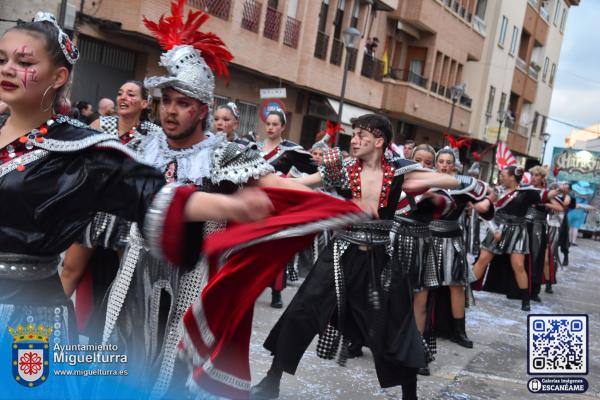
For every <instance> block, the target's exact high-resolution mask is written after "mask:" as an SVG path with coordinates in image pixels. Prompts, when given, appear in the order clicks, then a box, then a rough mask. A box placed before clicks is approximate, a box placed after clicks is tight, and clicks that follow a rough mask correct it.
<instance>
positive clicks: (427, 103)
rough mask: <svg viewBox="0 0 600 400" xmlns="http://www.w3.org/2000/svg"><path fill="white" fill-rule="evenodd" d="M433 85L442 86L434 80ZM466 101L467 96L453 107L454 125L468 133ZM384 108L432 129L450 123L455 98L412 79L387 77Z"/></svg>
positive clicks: (408, 120)
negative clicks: (430, 89) (441, 94)
mask: <svg viewBox="0 0 600 400" xmlns="http://www.w3.org/2000/svg"><path fill="white" fill-rule="evenodd" d="M396 72H397V71H396ZM434 86H437V87H438V90H439V87H440V85H439V84H437V83H436V82H432V84H431V87H432V89H433V88H434ZM463 103H468V99H467V98H465V99H464V100H463V101H461V102H460V103H457V104H456V106H455V107H454V119H453V120H454V123H453V125H452V127H453V129H454V130H456V131H459V132H462V133H464V134H467V133H468V129H469V121H470V119H471V111H470V110H469V109H467V108H465V107H464V104H463ZM382 109H383V111H384V112H387V113H389V114H391V115H392V116H394V117H395V118H401V119H403V120H406V121H407V122H410V123H415V124H420V125H423V126H426V127H428V128H430V129H439V130H442V129H447V127H448V122H449V121H450V113H451V110H452V102H451V101H450V100H447V99H446V98H445V97H443V98H442V97H439V96H438V95H436V94H434V93H431V92H429V91H427V89H425V88H423V87H421V86H417V85H415V84H413V83H412V82H408V81H399V80H386V81H385V86H384V92H383V99H382Z"/></svg>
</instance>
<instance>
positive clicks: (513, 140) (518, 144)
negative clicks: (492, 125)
mask: <svg viewBox="0 0 600 400" xmlns="http://www.w3.org/2000/svg"><path fill="white" fill-rule="evenodd" d="M516 128H517V129H510V130H509V131H508V137H507V138H506V144H507V145H508V147H509V148H510V149H511V150H514V151H517V152H519V153H521V154H527V144H528V139H527V135H523V134H521V132H520V130H521V129H519V128H520V127H519V126H518V125H517V126H516Z"/></svg>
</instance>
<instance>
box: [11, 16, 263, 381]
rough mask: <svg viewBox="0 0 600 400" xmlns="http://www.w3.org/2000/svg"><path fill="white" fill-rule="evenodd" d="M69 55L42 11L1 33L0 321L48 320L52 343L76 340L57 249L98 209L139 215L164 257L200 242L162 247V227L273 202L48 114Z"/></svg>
mask: <svg viewBox="0 0 600 400" xmlns="http://www.w3.org/2000/svg"><path fill="white" fill-rule="evenodd" d="M78 55H79V54H78V50H77V48H76V47H75V45H74V44H73V43H72V42H71V40H70V39H69V38H68V36H67V35H66V34H65V33H64V32H63V31H62V29H61V28H60V27H59V26H58V24H57V23H56V20H55V18H54V16H52V15H51V14H49V13H38V14H37V15H36V18H35V20H34V21H33V22H30V23H25V24H21V25H17V26H15V27H13V28H10V29H9V30H8V31H6V32H5V33H4V34H3V35H2V36H1V37H0V100H2V101H4V102H6V103H7V104H8V105H9V107H10V108H11V112H12V113H11V115H10V117H8V118H3V119H1V120H0V162H1V164H0V203H1V204H2V207H0V221H1V222H0V325H1V326H7V325H8V326H13V327H17V325H21V326H25V327H27V326H33V327H34V328H37V327H38V326H39V325H42V324H43V325H44V326H46V327H53V332H51V338H50V342H51V343H52V345H54V344H56V343H63V344H64V343H69V342H73V341H75V335H74V333H75V331H74V330H73V329H72V326H71V322H72V318H73V315H72V307H70V302H69V301H68V299H67V297H66V296H65V294H64V291H63V288H62V285H61V282H60V279H59V276H58V273H57V270H58V264H59V261H60V254H61V253H62V252H63V251H65V250H66V249H67V247H68V246H69V245H70V244H72V243H73V242H75V241H76V240H78V239H79V238H81V237H82V236H83V235H84V233H85V232H84V231H85V228H86V226H87V225H88V224H89V223H90V221H91V219H92V217H93V216H94V215H95V214H96V213H97V212H107V213H112V214H115V215H117V216H119V217H121V218H125V219H129V220H133V221H136V222H138V223H139V224H140V225H141V226H143V227H144V230H145V233H146V235H147V237H148V238H154V239H156V240H158V241H156V240H155V241H152V243H153V244H154V245H151V247H153V248H156V250H157V251H159V252H161V253H162V254H164V255H165V257H170V256H173V255H175V254H183V253H187V252H191V253H190V254H195V253H196V252H198V251H199V249H200V244H199V243H198V242H197V241H196V240H190V242H195V243H193V245H192V247H193V249H192V248H189V249H184V248H183V247H184V246H186V245H185V244H184V243H183V242H184V241H181V243H179V244H176V245H175V246H174V247H173V248H170V247H169V246H170V245H168V244H167V243H166V242H162V241H161V238H163V237H165V236H167V235H168V231H169V230H173V229H175V231H178V232H184V231H185V232H189V234H190V235H193V234H194V232H201V230H198V229H197V228H199V226H201V225H203V224H192V223H191V222H192V221H205V220H208V219H223V218H225V219H237V220H240V221H245V220H254V219H256V218H261V217H264V216H265V215H267V214H269V213H270V210H271V207H272V205H271V203H270V201H268V199H267V198H265V196H264V195H263V194H262V193H258V192H244V193H242V194H240V195H238V197H231V196H224V195H213V194H205V193H200V192H197V191H196V190H195V188H193V187H190V186H175V185H165V182H164V177H163V176H162V174H161V173H160V171H157V170H155V169H153V168H151V167H149V166H146V165H143V164H140V163H138V162H136V161H134V160H133V154H132V153H131V151H130V150H128V149H127V148H126V147H124V146H123V145H121V144H120V143H119V142H118V141H116V140H114V136H112V135H109V134H100V133H98V132H97V131H95V130H93V129H90V128H89V127H87V126H85V125H82V124H81V123H79V122H78V121H74V120H72V119H70V118H68V117H65V116H62V115H56V114H55V112H54V110H55V107H56V106H57V105H58V103H59V101H58V100H59V99H60V97H61V96H62V94H63V91H64V90H65V89H64V88H65V86H66V84H67V83H68V81H69V75H70V72H71V69H72V66H73V64H74V63H75V61H76V60H77V58H78ZM257 195H258V196H257ZM184 229H190V231H186V230H184ZM171 234H173V231H171ZM196 237H197V238H198V240H201V239H200V238H201V235H200V234H199V233H197V234H196V235H195V236H194V238H196ZM168 247H169V248H168ZM175 247H180V248H179V249H175ZM173 260H174V259H173ZM5 334H6V329H4V330H2V331H0V340H4V335H5ZM50 386H51V385H50Z"/></svg>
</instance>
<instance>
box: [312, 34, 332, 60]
mask: <svg viewBox="0 0 600 400" xmlns="http://www.w3.org/2000/svg"><path fill="white" fill-rule="evenodd" d="M328 46H329V35H327V34H326V33H324V32H317V41H316V43H315V57H316V58H320V59H321V60H325V59H326V58H327V47H328Z"/></svg>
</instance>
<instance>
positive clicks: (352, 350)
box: [348, 342, 363, 358]
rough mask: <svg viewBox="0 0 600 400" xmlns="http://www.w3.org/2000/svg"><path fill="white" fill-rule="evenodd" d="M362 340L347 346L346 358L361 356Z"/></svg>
mask: <svg viewBox="0 0 600 400" xmlns="http://www.w3.org/2000/svg"><path fill="white" fill-rule="evenodd" d="M362 345H363V344H362V342H357V343H351V344H350V346H349V347H348V358H357V357H362V356H363V351H362Z"/></svg>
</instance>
